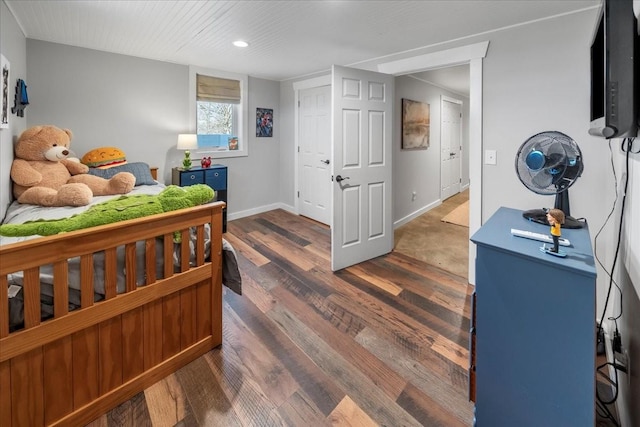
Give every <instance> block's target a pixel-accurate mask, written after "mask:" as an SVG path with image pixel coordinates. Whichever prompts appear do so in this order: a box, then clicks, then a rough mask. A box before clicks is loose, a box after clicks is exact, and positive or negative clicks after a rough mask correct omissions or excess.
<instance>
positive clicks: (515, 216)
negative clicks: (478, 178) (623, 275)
mask: <svg viewBox="0 0 640 427" xmlns="http://www.w3.org/2000/svg"><path fill="white" fill-rule="evenodd" d="M522 212H523V211H521V210H518V209H512V208H506V207H501V208H500V209H498V210H497V211H496V212H495V213H494V214H493V215H492V216H491V218H489V220H488V221H487V222H486V223H485V224H484V225H483V226H482V227H480V229H479V230H478V231H477V232H476V233H474V235H473V236H471V241H472V242H474V243H475V244H476V245H478V246H483V247H487V248H491V249H495V250H499V251H503V252H507V253H510V254H514V255H519V256H526V257H530V258H534V259H535V260H536V261H538V262H544V263H549V264H555V265H557V266H558V267H560V268H566V269H571V270H579V271H580V272H581V273H583V274H586V275H593V276H595V275H596V266H595V263H594V258H593V249H592V247H591V238H590V237H589V229H588V227H587V225H586V224H585V226H584V227H583V228H578V229H568V228H563V229H562V237H563V238H566V239H568V240H569V242H570V243H571V245H570V246H561V247H560V248H561V249H562V250H564V251H565V252H566V253H567V256H566V257H565V258H559V257H555V256H553V255H549V254H546V253H544V252H541V251H540V246H542V245H543V243H542V242H539V241H537V240H531V239H525V238H523V237H517V236H514V235H512V234H511V229H512V228H515V229H518V230H524V231H531V232H534V233H541V234H550V226H548V225H544V224H538V223H535V222H531V221H529V220H527V219H525V218H523V216H522ZM547 246H549V244H547Z"/></svg>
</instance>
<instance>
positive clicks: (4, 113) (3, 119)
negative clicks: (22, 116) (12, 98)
mask: <svg viewBox="0 0 640 427" xmlns="http://www.w3.org/2000/svg"><path fill="white" fill-rule="evenodd" d="M0 70H1V71H2V110H0V129H7V128H8V127H9V78H10V77H9V70H10V67H9V61H7V58H5V57H4V55H1V54H0Z"/></svg>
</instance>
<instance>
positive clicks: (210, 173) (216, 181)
mask: <svg viewBox="0 0 640 427" xmlns="http://www.w3.org/2000/svg"><path fill="white" fill-rule="evenodd" d="M204 174H205V177H204V183H205V184H207V185H208V186H209V187H211V188H213V189H214V190H226V189H227V168H216V169H211V170H205V171H204Z"/></svg>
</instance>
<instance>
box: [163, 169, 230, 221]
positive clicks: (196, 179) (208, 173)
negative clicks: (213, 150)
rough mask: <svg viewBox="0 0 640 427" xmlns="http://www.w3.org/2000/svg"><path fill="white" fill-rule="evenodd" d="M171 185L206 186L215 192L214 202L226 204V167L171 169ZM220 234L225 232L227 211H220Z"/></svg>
mask: <svg viewBox="0 0 640 427" xmlns="http://www.w3.org/2000/svg"><path fill="white" fill-rule="evenodd" d="M171 183H172V184H174V185H179V186H181V187H185V186H187V185H193V184H207V185H208V186H209V187H211V188H213V189H214V190H215V191H216V200H220V201H223V202H225V203H227V205H228V204H229V202H227V167H226V166H224V165H212V166H211V167H208V168H201V167H193V168H191V169H188V170H184V169H182V168H173V169H172V171H171ZM222 232H223V233H226V232H227V209H226V208H225V209H223V210H222Z"/></svg>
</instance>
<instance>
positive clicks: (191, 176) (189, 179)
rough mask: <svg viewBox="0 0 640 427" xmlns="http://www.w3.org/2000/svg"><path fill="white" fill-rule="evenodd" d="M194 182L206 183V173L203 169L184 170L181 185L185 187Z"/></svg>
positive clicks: (181, 175)
mask: <svg viewBox="0 0 640 427" xmlns="http://www.w3.org/2000/svg"><path fill="white" fill-rule="evenodd" d="M193 184H204V173H203V172H202V171H182V173H181V174H180V186H181V187H185V186H187V185H193Z"/></svg>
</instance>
